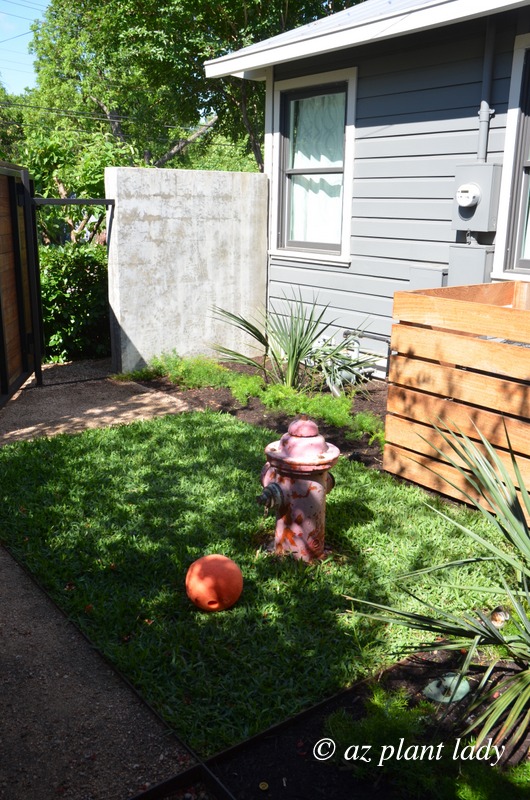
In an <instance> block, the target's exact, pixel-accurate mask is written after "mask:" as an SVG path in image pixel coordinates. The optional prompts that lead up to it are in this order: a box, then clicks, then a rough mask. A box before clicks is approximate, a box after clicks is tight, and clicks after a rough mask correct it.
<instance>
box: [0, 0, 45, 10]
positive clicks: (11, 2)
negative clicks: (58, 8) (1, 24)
mask: <svg viewBox="0 0 530 800" xmlns="http://www.w3.org/2000/svg"><path fill="white" fill-rule="evenodd" d="M1 2H2V3H8V4H9V5H10V6H18V7H19V8H30V9H34V10H35V11H46V6H36V5H33V3H15V2H14V0H1Z"/></svg>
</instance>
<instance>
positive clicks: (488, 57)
mask: <svg viewBox="0 0 530 800" xmlns="http://www.w3.org/2000/svg"><path fill="white" fill-rule="evenodd" d="M494 53H495V23H494V22H493V20H492V18H491V17H488V22H487V28H486V39H485V43H484V62H483V66H482V100H481V101H480V110H479V112H478V118H479V124H478V147H477V161H479V162H481V163H483V164H485V163H486V157H487V153H488V135H489V129H490V120H491V117H492V116H493V114H494V113H495V109H492V108H491V107H490V100H491V84H492V79H493V57H494Z"/></svg>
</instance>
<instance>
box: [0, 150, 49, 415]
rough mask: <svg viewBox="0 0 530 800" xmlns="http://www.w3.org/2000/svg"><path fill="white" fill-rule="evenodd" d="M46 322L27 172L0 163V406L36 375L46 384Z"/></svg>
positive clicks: (38, 380)
mask: <svg viewBox="0 0 530 800" xmlns="http://www.w3.org/2000/svg"><path fill="white" fill-rule="evenodd" d="M41 356H42V320H41V310H40V283H39V267H38V251H37V243H36V224H35V209H34V205H33V202H32V191H31V183H30V178H29V173H28V171H27V170H25V169H24V168H23V167H17V166H15V165H13V164H6V163H5V162H3V161H0V406H2V405H3V404H4V403H5V402H6V401H7V400H8V399H9V397H11V395H12V394H14V392H16V390H17V389H18V388H19V387H20V386H21V385H22V384H23V383H24V382H25V381H26V380H27V379H28V378H29V376H30V375H31V374H32V373H33V372H34V373H35V377H36V380H37V384H39V385H40V384H41V383H42V372H41Z"/></svg>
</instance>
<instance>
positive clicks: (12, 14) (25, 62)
mask: <svg viewBox="0 0 530 800" xmlns="http://www.w3.org/2000/svg"><path fill="white" fill-rule="evenodd" d="M47 5H48V0H0V83H1V84H2V85H3V86H4V88H5V89H6V90H7V91H8V92H10V93H11V94H21V93H22V92H23V91H24V89H25V88H26V87H27V88H29V89H31V88H33V86H35V76H34V72H33V57H32V56H31V55H30V54H29V53H28V45H29V43H30V41H31V39H32V33H31V30H30V28H31V24H32V22H34V21H35V20H36V19H39V18H41V17H42V14H43V13H44V11H45V9H46V7H47Z"/></svg>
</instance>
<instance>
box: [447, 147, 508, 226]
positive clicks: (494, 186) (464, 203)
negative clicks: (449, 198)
mask: <svg viewBox="0 0 530 800" xmlns="http://www.w3.org/2000/svg"><path fill="white" fill-rule="evenodd" d="M501 171H502V167H501V165H500V164H489V163H488V164H486V163H483V162H477V161H474V162H470V163H468V164H457V166H456V168H455V182H454V184H453V186H454V189H453V209H452V220H451V227H452V228H453V230H459V231H475V232H478V233H486V232H492V231H495V230H496V229H497V208H498V205H499V190H500V184H501Z"/></svg>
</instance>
